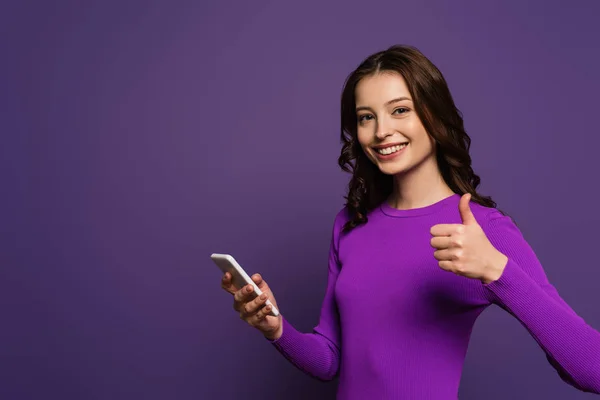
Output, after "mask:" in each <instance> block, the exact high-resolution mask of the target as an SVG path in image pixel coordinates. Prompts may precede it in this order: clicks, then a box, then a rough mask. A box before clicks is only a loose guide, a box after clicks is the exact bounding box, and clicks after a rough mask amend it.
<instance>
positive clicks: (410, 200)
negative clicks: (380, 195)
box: [388, 157, 454, 210]
mask: <svg viewBox="0 0 600 400" xmlns="http://www.w3.org/2000/svg"><path fill="white" fill-rule="evenodd" d="M452 194H454V192H453V191H452V189H450V187H449V186H448V185H447V184H446V182H445V181H444V179H443V178H442V174H441V173H440V171H439V168H438V166H437V162H436V160H435V157H431V158H429V159H428V160H426V161H425V162H423V163H422V164H421V165H418V166H416V167H415V168H413V169H412V170H410V171H406V172H404V173H402V174H398V175H395V176H394V190H393V192H392V195H391V197H390V198H389V199H388V204H389V205H390V206H392V207H394V208H397V209H400V210H408V209H412V208H420V207H426V206H429V205H431V204H434V203H436V202H438V201H440V200H443V199H445V198H446V197H448V196H451V195H452Z"/></svg>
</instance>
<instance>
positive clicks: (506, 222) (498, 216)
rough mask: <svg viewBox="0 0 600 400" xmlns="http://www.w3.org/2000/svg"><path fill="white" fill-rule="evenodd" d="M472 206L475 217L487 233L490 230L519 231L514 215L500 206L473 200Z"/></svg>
mask: <svg viewBox="0 0 600 400" xmlns="http://www.w3.org/2000/svg"><path fill="white" fill-rule="evenodd" d="M470 207H471V211H472V212H473V215H474V216H475V219H476V220H477V222H478V223H479V225H481V227H482V229H483V230H484V231H486V233H487V232H488V231H489V232H497V231H505V232H509V231H512V232H513V233H515V232H518V231H519V229H518V228H517V225H516V224H515V221H514V220H513V219H512V217H511V216H510V215H508V214H506V213H504V212H502V211H501V210H499V209H498V208H495V207H486V206H482V205H481V204H478V203H475V202H471V203H470Z"/></svg>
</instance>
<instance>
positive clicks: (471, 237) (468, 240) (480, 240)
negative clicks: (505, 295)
mask: <svg viewBox="0 0 600 400" xmlns="http://www.w3.org/2000/svg"><path fill="white" fill-rule="evenodd" d="M470 200H471V195H470V194H468V193H467V194H465V195H463V196H462V197H461V199H460V203H459V204H458V209H459V212H460V217H461V220H462V224H438V225H434V226H433V227H432V228H431V236H432V238H431V246H432V247H433V248H435V249H436V250H435V252H434V253H433V256H434V257H435V258H436V260H438V264H439V266H440V268H442V269H443V270H446V271H449V272H453V273H455V274H457V275H461V276H465V277H467V278H471V279H479V280H480V281H481V282H483V283H485V284H487V283H490V282H493V281H495V280H497V279H499V278H500V276H501V275H502V272H503V271H504V267H505V266H506V263H507V261H508V258H507V257H506V256H505V255H504V254H502V253H500V252H499V251H498V250H497V249H496V248H495V247H494V246H493V245H492V243H490V241H489V240H488V238H487V236H486V235H485V233H484V232H483V229H482V228H481V226H480V225H479V224H478V223H477V220H476V219H475V216H474V215H473V213H472V212H471V208H470V207H469V201H470Z"/></svg>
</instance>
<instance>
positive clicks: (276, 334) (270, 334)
mask: <svg viewBox="0 0 600 400" xmlns="http://www.w3.org/2000/svg"><path fill="white" fill-rule="evenodd" d="M282 334H283V324H279V327H278V328H277V329H276V330H274V331H272V332H265V333H263V335H264V336H265V338H267V339H268V340H272V341H274V340H278V339H279V338H280V337H281V335H282Z"/></svg>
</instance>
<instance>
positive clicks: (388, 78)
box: [354, 72, 410, 106]
mask: <svg viewBox="0 0 600 400" xmlns="http://www.w3.org/2000/svg"><path fill="white" fill-rule="evenodd" d="M354 96H355V98H356V105H357V106H367V105H370V106H373V105H381V104H383V103H385V102H387V101H389V100H391V99H394V98H397V97H408V98H410V92H409V90H408V86H406V81H405V80H404V78H403V77H402V76H401V75H400V74H398V73H395V72H380V73H377V74H375V75H369V76H366V77H364V78H363V79H361V80H360V81H359V82H358V84H357V85H356V88H355V90H354Z"/></svg>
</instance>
